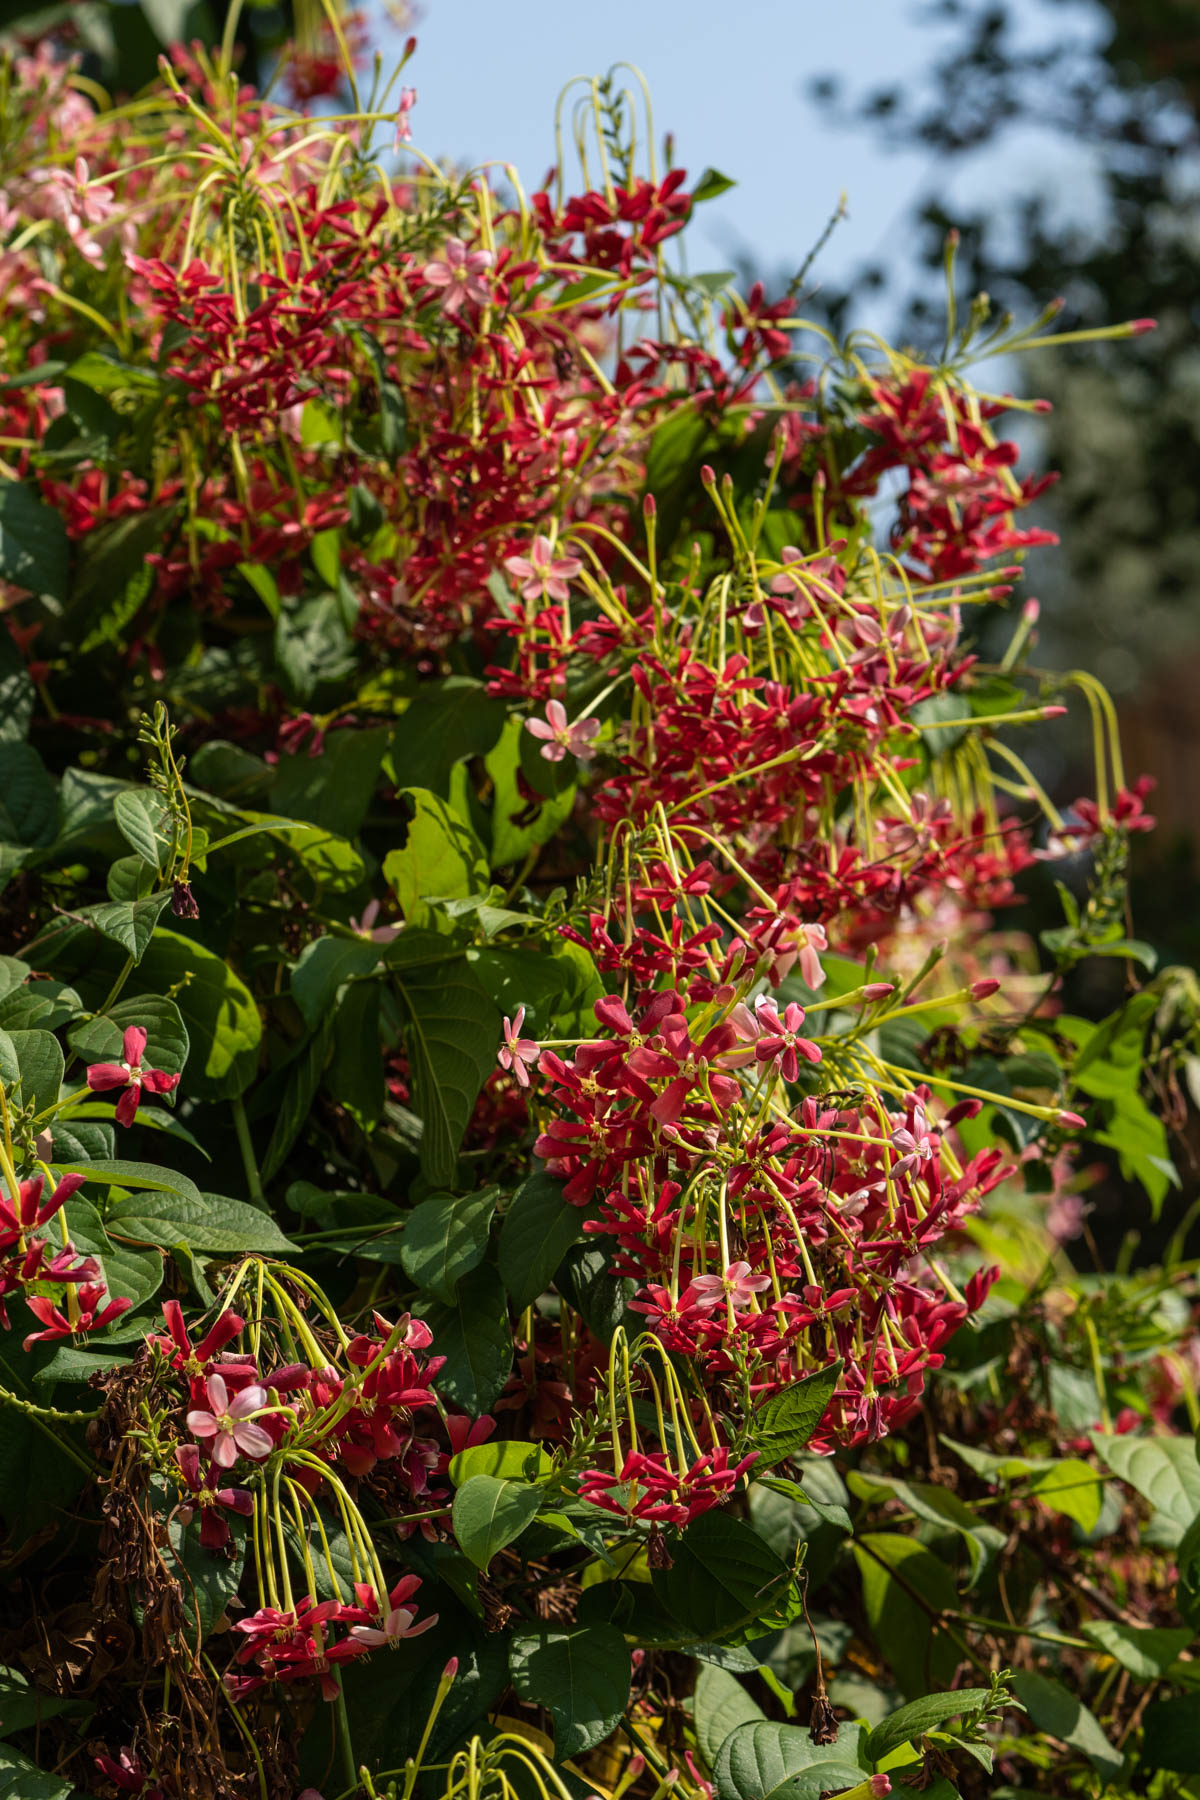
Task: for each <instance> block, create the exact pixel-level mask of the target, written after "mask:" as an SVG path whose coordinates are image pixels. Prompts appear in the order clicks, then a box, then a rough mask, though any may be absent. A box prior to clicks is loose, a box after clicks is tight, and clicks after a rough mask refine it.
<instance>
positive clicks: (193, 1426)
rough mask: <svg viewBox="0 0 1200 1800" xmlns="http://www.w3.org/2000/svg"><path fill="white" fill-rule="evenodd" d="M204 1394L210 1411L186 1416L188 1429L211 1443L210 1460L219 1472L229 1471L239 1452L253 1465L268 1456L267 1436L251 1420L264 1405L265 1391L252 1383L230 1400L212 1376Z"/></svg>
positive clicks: (268, 1442)
mask: <svg viewBox="0 0 1200 1800" xmlns="http://www.w3.org/2000/svg"><path fill="white" fill-rule="evenodd" d="M204 1391H205V1394H206V1395H207V1398H208V1405H209V1409H210V1410H208V1411H207V1412H206V1411H204V1410H203V1409H202V1408H199V1407H197V1408H194V1409H193V1410H192V1411H191V1412H189V1414H188V1416H187V1426H188V1430H189V1431H190V1432H191V1433H192V1434H193V1436H195V1437H198V1438H211V1439H212V1459H213V1461H214V1462H215V1463H216V1465H217V1467H218V1468H219V1469H232V1467H233V1465H234V1463H235V1462H236V1461H237V1459H238V1451H239V1450H240V1451H241V1453H242V1455H243V1456H248V1457H250V1458H251V1460H252V1461H254V1462H261V1461H262V1459H263V1457H264V1456H269V1455H270V1454H271V1450H272V1448H273V1444H272V1440H271V1438H270V1436H269V1435H268V1434H267V1432H265V1431H264V1430H263V1428H262V1426H261V1425H255V1424H254V1423H253V1420H252V1417H251V1415H252V1414H253V1413H256V1412H260V1411H261V1410H262V1408H263V1407H264V1406H265V1405H266V1404H267V1390H266V1388H265V1387H259V1386H258V1385H257V1383H252V1384H251V1386H250V1387H245V1388H243V1389H242V1391H241V1393H240V1394H237V1395H235V1396H234V1398H233V1399H232V1400H231V1399H230V1398H229V1389H228V1388H227V1387H226V1386H225V1383H224V1381H223V1380H222V1378H221V1376H220V1375H217V1374H215V1373H214V1374H212V1375H210V1376H209V1378H208V1380H207V1381H206V1382H205V1384H204Z"/></svg>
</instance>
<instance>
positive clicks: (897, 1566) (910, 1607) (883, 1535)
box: [854, 1532, 959, 1693]
mask: <svg viewBox="0 0 1200 1800" xmlns="http://www.w3.org/2000/svg"><path fill="white" fill-rule="evenodd" d="M854 1559H855V1561H856V1562H857V1564H858V1569H859V1574H860V1576H861V1577H862V1584H863V1603H864V1608H865V1611H866V1616H867V1623H868V1625H869V1626H870V1628H871V1631H872V1633H873V1634H874V1638H875V1642H876V1643H877V1644H878V1646H879V1649H880V1650H881V1651H882V1653H883V1655H884V1657H885V1658H886V1659H887V1662H888V1663H889V1665H890V1667H891V1670H892V1674H893V1675H894V1676H895V1678H896V1683H897V1686H898V1687H899V1688H900V1690H901V1692H902V1693H913V1692H914V1691H926V1690H928V1689H929V1688H933V1687H944V1686H946V1684H947V1683H948V1682H950V1681H952V1680H953V1679H954V1672H955V1670H956V1669H957V1667H958V1658H959V1651H958V1647H957V1645H956V1644H955V1643H954V1641H953V1640H952V1639H951V1638H950V1636H949V1635H948V1633H947V1632H945V1631H944V1630H942V1629H941V1628H940V1627H935V1625H934V1622H933V1619H932V1618H931V1617H930V1614H929V1613H928V1612H927V1611H926V1610H925V1608H926V1607H927V1606H928V1607H932V1608H933V1609H934V1610H935V1611H936V1612H938V1613H942V1612H948V1611H950V1610H952V1609H953V1608H955V1607H957V1605H958V1591H957V1589H956V1588H955V1585H954V1580H953V1577H952V1576H951V1574H950V1571H949V1569H948V1568H947V1567H946V1565H945V1563H944V1562H943V1561H942V1560H941V1558H940V1557H937V1556H934V1554H933V1553H932V1551H930V1550H927V1549H926V1548H925V1546H924V1545H923V1544H919V1543H917V1542H916V1541H915V1539H913V1538H909V1537H902V1536H900V1535H899V1534H898V1533H894V1532H870V1533H868V1534H867V1535H866V1536H864V1537H861V1538H859V1539H857V1540H856V1542H855V1544H854ZM897 1577H899V1578H900V1579H897ZM910 1590H911V1592H910ZM913 1593H917V1594H920V1595H921V1598H922V1600H923V1601H924V1602H925V1605H924V1606H922V1605H919V1604H918V1602H917V1601H916V1600H914V1599H913V1598H912V1594H913Z"/></svg>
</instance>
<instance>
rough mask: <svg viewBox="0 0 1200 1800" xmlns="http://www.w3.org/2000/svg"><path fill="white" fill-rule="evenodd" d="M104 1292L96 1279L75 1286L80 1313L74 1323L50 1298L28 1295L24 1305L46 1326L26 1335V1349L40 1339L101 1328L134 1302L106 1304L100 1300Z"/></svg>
mask: <svg viewBox="0 0 1200 1800" xmlns="http://www.w3.org/2000/svg"><path fill="white" fill-rule="evenodd" d="M106 1292H107V1290H106V1289H105V1288H103V1287H101V1286H100V1284H99V1283H98V1282H97V1283H95V1284H94V1285H92V1284H89V1285H86V1286H84V1287H81V1288H79V1289H77V1290H76V1299H77V1302H78V1305H79V1317H78V1318H77V1319H76V1320H75V1322H74V1324H72V1323H71V1321H70V1319H68V1318H67V1317H66V1315H65V1314H64V1313H61V1312H60V1311H59V1309H58V1307H57V1306H55V1304H54V1302H53V1300H48V1299H46V1297H45V1296H44V1295H42V1294H29V1295H27V1296H26V1305H27V1306H28V1307H29V1310H30V1312H31V1313H32V1314H33V1315H34V1317H35V1318H37V1319H40V1320H41V1321H42V1324H43V1325H44V1326H45V1330H44V1331H31V1332H30V1333H29V1336H28V1337H27V1338H26V1339H25V1349H26V1350H28V1348H29V1346H30V1344H36V1343H39V1342H41V1341H42V1340H45V1341H46V1342H50V1341H52V1340H53V1339H54V1338H61V1337H74V1335H75V1333H76V1332H79V1331H100V1330H102V1329H103V1327H104V1326H105V1325H107V1324H109V1323H110V1321H111V1320H113V1319H119V1318H120V1316H121V1314H122V1313H126V1312H128V1311H129V1309H130V1307H131V1306H132V1305H133V1301H132V1300H110V1301H109V1303H108V1305H107V1306H103V1305H102V1304H101V1303H102V1301H103V1300H104V1298H105V1294H106Z"/></svg>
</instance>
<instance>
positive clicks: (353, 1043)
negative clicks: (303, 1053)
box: [325, 981, 387, 1131]
mask: <svg viewBox="0 0 1200 1800" xmlns="http://www.w3.org/2000/svg"><path fill="white" fill-rule="evenodd" d="M379 993H380V990H379V985H378V983H376V982H371V981H361V982H357V983H355V985H354V986H352V987H351V988H349V989H348V990H347V992H346V993H345V994H344V995H343V997H342V1001H341V1004H340V1006H339V1007H338V1009H337V1015H336V1017H335V1019H334V1022H333V1055H332V1056H331V1057H330V1059H329V1066H328V1068H327V1069H326V1071H325V1085H326V1087H327V1088H328V1089H329V1092H330V1093H331V1094H332V1095H333V1097H334V1099H335V1100H336V1101H337V1103H338V1105H339V1106H344V1107H345V1109H346V1111H347V1112H348V1113H349V1114H350V1117H351V1118H352V1119H353V1120H354V1122H355V1124H356V1125H357V1126H358V1127H359V1129H360V1130H361V1131H371V1130H373V1129H374V1127H375V1126H376V1125H377V1124H378V1123H379V1117H380V1114H381V1113H382V1112H383V1105H384V1100H385V1097H386V1093H387V1087H386V1083H385V1079H384V1068H383V1051H382V1049H381V1048H380V1042H379Z"/></svg>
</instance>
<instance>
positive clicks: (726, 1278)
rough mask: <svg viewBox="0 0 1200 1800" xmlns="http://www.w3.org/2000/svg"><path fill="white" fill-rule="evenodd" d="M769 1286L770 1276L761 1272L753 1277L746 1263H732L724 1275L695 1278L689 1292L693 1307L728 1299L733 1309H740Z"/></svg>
mask: <svg viewBox="0 0 1200 1800" xmlns="http://www.w3.org/2000/svg"><path fill="white" fill-rule="evenodd" d="M770 1285H771V1277H770V1275H768V1274H766V1273H765V1272H762V1271H760V1273H759V1274H757V1275H754V1274H752V1273H751V1271H750V1264H749V1263H748V1262H734V1263H730V1265H729V1267H728V1268H727V1269H726V1271H725V1273H724V1275H697V1276H695V1277H694V1278H693V1280H692V1282H691V1286H690V1289H689V1292H690V1293H691V1294H692V1295H693V1296H694V1297H695V1298H694V1300H693V1304H694V1305H695V1304H702V1305H704V1306H709V1305H712V1304H714V1303H716V1304H719V1303H720V1302H721V1301H722V1300H724V1299H726V1298H728V1299H730V1300H731V1301H732V1302H733V1304H734V1306H735V1307H738V1308H742V1307H746V1306H749V1304H750V1299H751V1296H752V1295H754V1294H761V1293H762V1292H763V1290H764V1288H769V1287H770Z"/></svg>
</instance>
